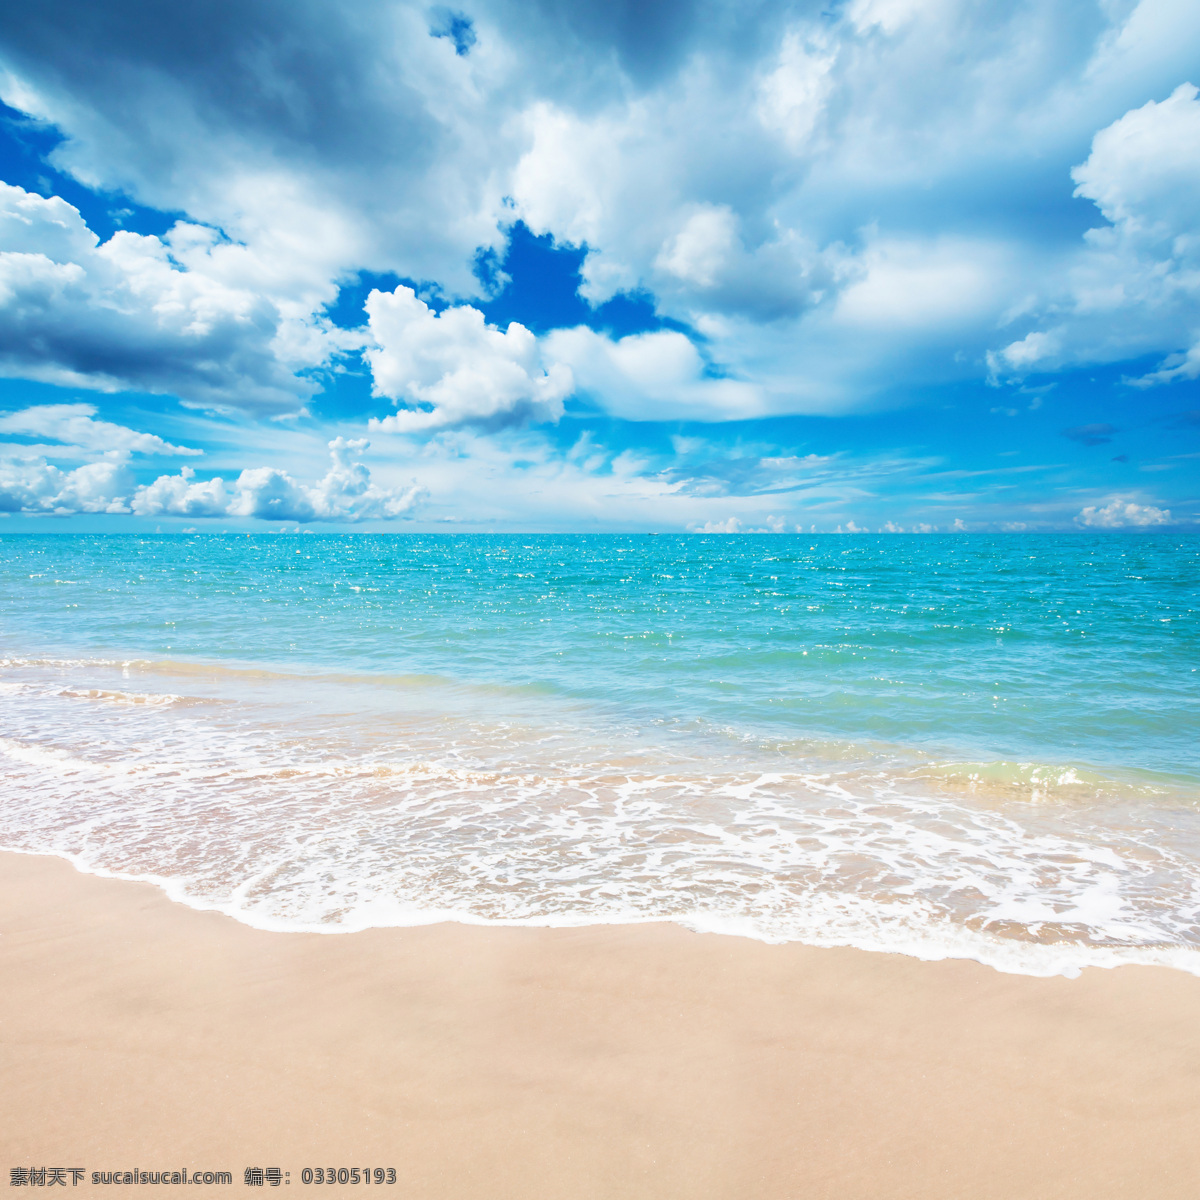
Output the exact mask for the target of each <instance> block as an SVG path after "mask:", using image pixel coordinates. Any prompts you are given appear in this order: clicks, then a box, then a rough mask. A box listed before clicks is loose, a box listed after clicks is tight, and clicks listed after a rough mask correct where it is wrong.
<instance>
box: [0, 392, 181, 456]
mask: <svg viewBox="0 0 1200 1200" xmlns="http://www.w3.org/2000/svg"><path fill="white" fill-rule="evenodd" d="M4 433H15V434H21V435H25V436H27V437H41V438H49V439H51V441H53V442H58V443H61V444H62V452H63V453H64V454H66V453H74V454H80V455H82V454H85V453H87V454H101V455H106V456H112V455H126V454H162V455H180V454H202V453H203V451H202V450H194V449H192V448H190V447H188V446H176V445H173V444H172V443H170V442H167V441H164V440H163V439H162V438H160V437H159V436H158V435H157V434H153V433H139V432H138V431H137V430H136V429H128V428H126V427H125V426H124V425H116V424H114V423H113V422H112V421H102V420H98V419H97V417H96V406H95V405H94V404H39V405H35V406H33V407H32V408H25V409H22V410H21V411H20V412H14V413H4V414H2V415H0V434H4ZM43 452H45V451H43Z"/></svg>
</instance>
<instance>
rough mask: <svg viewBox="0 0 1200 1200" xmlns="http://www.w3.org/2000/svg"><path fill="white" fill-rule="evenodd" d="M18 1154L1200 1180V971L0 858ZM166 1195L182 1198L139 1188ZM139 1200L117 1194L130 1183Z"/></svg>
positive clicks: (538, 1188) (801, 1189)
mask: <svg viewBox="0 0 1200 1200" xmlns="http://www.w3.org/2000/svg"><path fill="white" fill-rule="evenodd" d="M0 980H2V981H3V982H2V983H0V1030H2V1035H0V1036H2V1037H3V1042H4V1053H3V1072H2V1077H0V1094H2V1095H3V1097H4V1102H3V1103H4V1120H3V1126H2V1128H3V1133H2V1134H0V1137H2V1140H3V1148H4V1161H3V1166H4V1167H5V1169H6V1170H9V1169H11V1168H12V1167H14V1166H18V1165H30V1166H34V1167H40V1166H43V1165H45V1166H64V1167H83V1168H85V1169H86V1171H87V1176H86V1177H85V1178H84V1179H83V1180H82V1182H81V1183H80V1185H79V1186H83V1187H88V1188H90V1189H91V1190H92V1191H93V1192H95V1191H103V1190H104V1188H103V1187H102V1186H101V1187H97V1186H96V1185H93V1184H92V1183H91V1172H93V1171H104V1172H109V1171H124V1170H134V1169H140V1170H143V1171H144V1170H154V1171H157V1170H160V1169H172V1170H176V1169H180V1168H186V1169H188V1170H190V1171H204V1170H211V1171H217V1170H228V1171H230V1172H231V1173H232V1174H233V1178H234V1184H233V1186H232V1188H226V1187H220V1186H217V1187H215V1188H214V1190H215V1191H216V1192H217V1193H218V1194H229V1193H230V1192H231V1191H232V1192H236V1193H237V1194H246V1193H247V1192H249V1193H251V1194H254V1193H255V1192H256V1191H257V1189H252V1188H246V1187H244V1186H243V1179H244V1170H245V1168H246V1167H247V1166H261V1167H264V1168H268V1167H279V1168H280V1169H281V1170H282V1171H286V1172H289V1173H290V1175H289V1177H288V1182H287V1184H286V1186H288V1187H289V1188H290V1189H291V1190H290V1191H289V1192H288V1193H287V1194H288V1195H291V1196H298V1195H305V1194H309V1193H310V1192H311V1193H322V1192H323V1194H327V1195H334V1194H336V1195H344V1194H345V1193H346V1192H347V1191H351V1192H357V1191H358V1190H361V1188H353V1187H346V1186H340V1187H337V1188H336V1189H331V1188H328V1187H326V1188H324V1189H322V1188H319V1187H316V1186H315V1185H314V1186H310V1187H305V1186H304V1184H303V1183H302V1182H301V1172H302V1171H303V1169H304V1168H305V1167H310V1168H316V1167H324V1168H328V1167H330V1166H332V1167H334V1168H337V1167H343V1166H344V1167H356V1166H357V1167H364V1166H371V1167H375V1166H380V1167H384V1168H388V1167H394V1168H395V1169H396V1172H397V1182H396V1184H395V1185H392V1186H388V1185H386V1184H385V1185H384V1191H385V1193H387V1194H390V1195H395V1196H397V1197H399V1196H405V1197H419V1198H426V1197H428V1198H430V1200H433V1198H439V1200H441V1198H447V1200H448V1198H459V1197H461V1198H464V1200H465V1198H467V1197H484V1196H486V1197H498V1198H507V1197H513V1198H516V1197H556V1198H571V1200H574V1198H577V1197H578V1198H580V1200H582V1198H584V1197H587V1198H592V1197H595V1198H600V1197H604V1198H608V1197H639V1198H640V1197H683V1196H687V1197H762V1198H768V1197H771V1198H773V1197H779V1198H781V1200H782V1198H783V1197H789V1198H791V1197H838V1198H839V1200H843V1198H857V1197H863V1198H864V1200H865V1198H867V1197H871V1198H872V1200H879V1198H881V1197H889V1198H890V1197H914V1198H915V1197H922V1198H924V1200H937V1198H940V1197H945V1198H947V1200H949V1198H951V1197H955V1198H961V1197H968V1196H969V1197H973V1198H979V1200H982V1198H987V1197H996V1198H997V1200H1000V1198H1005V1200H1011V1198H1013V1197H1022V1198H1030V1200H1032V1198H1035V1197H1036V1198H1042V1197H1045V1198H1047V1200H1048V1198H1050V1197H1079V1198H1080V1200H1083V1198H1085V1197H1086V1198H1088V1200H1098V1198H1103V1197H1146V1196H1154V1197H1156V1198H1167V1197H1176V1196H1178V1197H1185V1196H1187V1197H1191V1196H1194V1195H1195V1189H1196V1180H1197V1178H1200V1142H1198V1140H1197V1138H1196V1136H1195V1134H1196V1129H1197V1128H1198V1127H1200V1126H1198V1122H1200V1020H1198V1019H1197V1018H1198V1017H1200V979H1197V978H1196V977H1194V976H1192V975H1189V974H1186V973H1184V972H1181V971H1173V970H1169V969H1165V968H1158V967H1145V966H1125V967H1121V968H1118V969H1115V970H1101V969H1094V968H1092V969H1087V970H1085V971H1084V972H1083V973H1082V975H1081V976H1080V977H1079V978H1077V979H1066V978H1061V977H1058V978H1047V979H1037V978H1030V977H1027V976H1019V975H1010V974H1004V973H1001V972H999V971H996V970H994V969H992V968H990V967H985V966H981V965H979V964H977V963H974V962H968V961H961V960H958V961H942V962H922V961H918V960H916V959H913V958H909V957H904V956H901V955H893V954H882V953H868V952H865V951H861V950H855V949H817V948H813V947H806V946H800V945H766V944H763V943H761V942H755V941H751V940H748V939H744V938H738V937H730V936H720V935H713V934H696V933H691V932H688V931H687V930H684V929H681V928H679V927H677V926H674V925H670V924H666V923H661V924H659V923H656V924H646V925H618V926H590V927H585V928H577V929H566V928H559V929H536V928H494V927H493V928H487V927H479V926H468V925H459V924H439V925H430V926H424V927H416V928H406V929H378V930H367V931H363V932H359V933H351V934H340V935H321V934H312V933H279V932H267V931H262V930H256V929H252V928H249V927H247V926H245V925H242V924H239V923H238V922H236V921H234V920H232V919H230V918H229V917H227V916H224V915H222V914H219V913H214V912H199V911H196V910H194V909H191V908H188V907H184V906H182V905H179V904H175V903H172V902H171V901H170V900H168V899H167V898H166V897H165V896H164V895H163V893H162V892H161V891H160V890H159V889H158V888H156V887H153V886H151V885H149V884H143V883H137V882H130V881H127V880H114V879H105V878H99V877H95V876H88V875H84V874H81V873H78V872H77V871H75V870H74V869H73V868H72V867H71V866H70V865H69V864H68V863H66V862H64V861H62V860H60V859H56V858H52V857H42V856H34V855H17V854H7V853H6V854H3V855H0ZM135 1190H136V1191H138V1192H139V1194H141V1193H145V1194H161V1193H162V1188H161V1187H157V1188H156V1187H153V1186H145V1187H139V1188H136V1189H135ZM121 1194H124V1193H121Z"/></svg>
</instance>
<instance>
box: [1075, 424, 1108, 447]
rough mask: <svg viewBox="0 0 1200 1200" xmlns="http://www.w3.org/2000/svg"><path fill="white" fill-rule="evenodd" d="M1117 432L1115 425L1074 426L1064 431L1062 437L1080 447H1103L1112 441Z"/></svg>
mask: <svg viewBox="0 0 1200 1200" xmlns="http://www.w3.org/2000/svg"><path fill="white" fill-rule="evenodd" d="M1116 432H1117V427H1116V426H1115V425H1104V424H1098V425H1075V426H1072V428H1070V429H1064V430H1063V431H1062V435H1063V437H1065V438H1070V440H1071V441H1073V442H1078V443H1079V444H1080V445H1081V446H1103V445H1104V444H1105V443H1107V442H1111V441H1112V435H1113V434H1114V433H1116Z"/></svg>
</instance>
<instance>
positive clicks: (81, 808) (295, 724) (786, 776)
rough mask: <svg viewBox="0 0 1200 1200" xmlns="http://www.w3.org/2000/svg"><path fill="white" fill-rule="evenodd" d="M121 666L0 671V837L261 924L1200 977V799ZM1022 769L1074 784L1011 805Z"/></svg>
mask: <svg viewBox="0 0 1200 1200" xmlns="http://www.w3.org/2000/svg"><path fill="white" fill-rule="evenodd" d="M11 669H13V670H16V668H11ZM120 670H121V668H120V667H119V666H118V665H115V664H114V665H113V666H109V667H104V666H102V665H97V664H90V665H89V666H88V668H87V670H86V671H81V669H80V668H79V667H78V665H77V664H63V663H57V664H52V665H49V666H48V665H46V664H45V663H42V664H35V663H30V662H28V661H26V662H25V663H24V664H22V665H21V667H20V669H19V671H18V675H19V677H18V678H7V679H6V680H5V681H4V682H5V685H6V686H4V687H2V688H0V719H2V725H3V728H4V729H5V731H6V736H5V737H4V738H0V760H2V761H3V767H4V778H5V798H6V804H5V806H4V808H3V810H0V844H3V845H5V846H7V847H10V848H13V849H19V850H24V851H28V852H33V853H53V854H58V855H61V856H62V857H65V858H67V859H69V860H70V861H72V862H73V863H75V865H76V866H77V867H79V868H80V869H82V870H88V871H93V872H96V873H101V874H107V875H113V876H119V877H124V878H136V879H144V880H149V881H152V882H154V883H156V884H158V885H159V886H161V887H162V888H163V889H164V890H165V891H166V892H167V894H168V895H170V896H171V897H172V898H173V899H175V900H178V901H180V902H182V903H186V904H189V905H192V906H193V907H197V908H204V909H214V910H217V911H221V912H224V913H227V914H228V915H230V916H232V917H235V918H237V919H238V920H240V921H243V922H245V923H247V924H250V925H254V926H257V927H260V928H266V929H279V930H307V931H319V932H323V933H334V932H351V931H354V930H359V929H364V928H368V927H376V926H389V925H415V924H426V923H430V922H436V921H444V920H455V921H462V922H469V923H475V924H502V925H512V924H518V925H519V924H524V925H583V924H599V923H630V922H645V921H662V920H669V921H675V922H678V923H680V924H682V925H685V926H687V927H689V928H693V929H698V930H704V931H710V932H720V933H727V934H736V935H739V936H747V937H754V938H758V939H761V940H764V941H772V942H783V941H801V942H806V943H809V944H813V945H824V946H858V947H861V948H865V949H871V950H882V951H891V952H897V953H904V954H911V955H914V956H916V957H920V958H927V959H937V958H946V957H965V958H973V959H977V960H978V961H981V962H986V963H989V964H990V965H992V966H994V967H996V968H998V969H1000V970H1006V971H1015V972H1019V973H1023V974H1033V975H1052V974H1067V975H1070V974H1076V973H1078V971H1079V970H1081V969H1082V968H1083V967H1084V966H1089V965H1093V966H1105V967H1111V966H1117V965H1120V964H1122V963H1126V962H1145V963H1156V964H1159V965H1166V966H1172V967H1176V968H1178V969H1182V970H1186V971H1191V972H1193V973H1197V974H1200V839H1198V836H1197V825H1196V819H1195V809H1194V808H1192V809H1181V807H1180V804H1179V798H1178V797H1177V796H1174V797H1170V803H1169V804H1158V802H1157V801H1156V800H1155V798H1154V797H1155V796H1156V795H1157V794H1158V791H1161V789H1157V790H1156V789H1153V788H1151V789H1148V790H1147V789H1143V792H1144V793H1145V794H1142V792H1139V793H1138V794H1137V796H1136V798H1135V799H1136V803H1135V802H1133V801H1129V800H1128V799H1120V803H1116V802H1113V801H1112V799H1111V796H1110V793H1112V791H1113V787H1114V786H1115V785H1112V784H1111V781H1107V782H1104V784H1103V786H1100V784H1093V783H1090V782H1089V778H1088V777H1087V775H1086V773H1081V772H1079V771H1077V770H1075V769H1074V768H1071V767H1055V768H1053V769H1051V768H1048V767H1039V766H1037V765H1036V764H1035V765H1032V766H1031V765H1030V764H1018V765H1017V766H1016V767H1015V768H1013V769H1009V767H1008V766H1007V765H1005V764H983V765H982V767H980V765H979V764H958V765H956V766H954V767H953V768H946V769H942V768H936V769H931V768H930V766H929V764H928V763H918V764H917V765H916V766H912V765H904V764H900V765H896V764H895V763H884V762H881V761H880V760H879V759H878V757H872V755H870V754H867V753H864V754H862V755H860V760H859V761H857V762H855V761H851V760H850V757H849V755H848V754H846V753H845V752H844V749H843V750H839V755H840V758H839V760H838V761H837V762H833V763H830V762H813V761H811V760H810V757H806V756H805V754H804V753H795V754H792V755H791V756H790V757H788V756H782V755H781V754H780V752H779V751H778V748H775V749H773V750H771V752H770V753H766V752H764V751H759V750H756V749H755V748H754V747H753V746H752V745H749V744H742V743H740V742H739V743H737V744H736V745H734V743H732V742H720V743H718V742H715V741H714V740H713V739H711V738H708V739H699V738H688V739H677V740H674V741H672V740H670V739H668V740H665V741H662V742H660V743H657V744H649V743H648V742H647V740H646V739H645V738H641V739H638V738H633V739H632V740H631V739H630V738H629V737H628V736H627V735H626V734H624V733H622V732H621V731H619V730H614V729H612V728H610V727H585V726H580V725H571V724H570V723H569V722H567V721H566V720H565V718H563V717H562V715H561V714H549V715H546V714H543V715H544V716H545V718H546V721H547V723H546V724H544V725H540V726H533V725H530V724H529V723H528V722H523V720H518V719H515V718H514V719H510V720H506V721H503V722H491V723H488V722H484V721H480V720H478V719H476V718H475V717H472V716H469V715H463V714H461V713H459V714H455V713H454V712H451V711H446V710H435V711H430V712H425V713H422V712H421V706H420V705H419V704H418V705H417V706H416V708H415V709H410V710H405V711H403V712H400V711H395V712H386V713H381V712H380V711H379V710H378V709H377V708H369V707H361V703H360V707H356V703H355V702H356V701H361V697H357V695H355V694H351V693H338V694H336V695H335V694H334V693H333V692H332V691H331V692H329V693H328V694H325V693H321V694H320V695H318V696H316V697H315V698H314V694H313V692H312V691H311V690H307V691H305V692H304V693H302V694H299V695H298V694H297V689H295V688H293V687H290V686H289V685H287V684H286V683H285V684H279V683H274V684H272V683H263V684H261V685H259V684H256V685H255V686H256V688H258V689H259V690H257V691H253V692H251V691H248V690H246V685H245V684H243V683H242V682H240V681H234V682H230V680H229V679H225V680H224V682H221V683H219V685H218V684H216V683H214V684H211V686H210V685H209V684H205V686H210V691H209V692H208V693H206V694H204V695H190V696H188V695H181V694H178V693H152V692H141V691H138V692H132V691H128V690H126V689H123V688H118V687H114V686H113V680H112V679H111V678H108V677H106V676H105V671H108V672H109V673H110V674H111V673H115V672H117V671H120ZM84 676H86V677H84ZM201 682H203V681H201ZM235 685H236V686H237V687H238V688H240V689H242V690H240V691H237V692H233V691H230V690H229V689H231V688H233V687H234V686H235ZM197 686H200V685H199V683H198V684H197ZM218 686H219V687H221V688H225V689H226V691H225V692H224V693H218V692H217V691H214V690H211V689H216V688H218ZM331 686H332V685H331ZM408 694H409V693H408V692H406V695H408ZM138 697H149V699H138ZM81 699H83V700H89V701H90V700H96V701H103V702H97V703H89V704H81V703H80V700H81ZM214 699H223V700H224V701H225V703H222V704H212V703H208V702H209V701H212V700H214ZM425 699H426V700H428V696H426V697H425ZM196 700H200V701H204V702H205V703H202V704H194V703H192V701H196ZM317 700H319V701H320V703H317V702H316V701H317ZM414 713H416V715H414ZM665 736H666V735H664V737H665ZM730 745H734V748H733V749H732V750H731V749H729V746H730ZM668 767H669V769H667V768H668ZM935 767H936V764H935ZM977 767H978V768H979V769H976V768H977ZM973 777H978V778H979V779H985V778H986V779H987V780H990V781H991V782H990V783H989V786H988V788H986V789H983V792H982V793H978V792H976V791H973V790H972V788H971V786H968V785H969V784H970V783H971V782H972V781H973ZM962 780H966V784H962V782H961V781H962ZM997 780H999V784H1000V786H999V790H997V787H994V786H992V785H993V784H995V783H996V781H997ZM1031 784H1032V785H1036V786H1037V787H1038V788H1050V789H1051V791H1050V793H1048V794H1049V795H1053V788H1055V787H1060V788H1063V789H1067V792H1066V793H1064V794H1067V795H1069V798H1070V803H1065V802H1064V803H1060V804H1057V805H1056V804H1054V803H1050V802H1039V803H1038V804H1037V805H1033V806H1031V805H1029V804H1028V803H1027V802H1026V800H1027V794H1026V792H1024V791H1022V789H1026V788H1027V787H1028V786H1029V785H1031ZM1013 788H1016V789H1017V791H1018V792H1021V796H1020V797H1018V798H1017V799H1016V800H1014V799H1012V798H1011V797H1008V793H1009V792H1010V791H1012V789H1013ZM1117 791H1118V792H1119V791H1120V789H1119V788H1118V789H1117ZM1135 791H1136V789H1135ZM1151 793H1153V795H1152V794H1151ZM981 794H982V796H983V798H982V799H981V798H980V795H981ZM1131 794H1132V793H1131ZM998 795H999V796H1000V797H1001V801H1002V802H997V801H996V796H998ZM1006 797H1008V798H1006ZM1131 805H1132V807H1131ZM1156 805H1157V806H1156Z"/></svg>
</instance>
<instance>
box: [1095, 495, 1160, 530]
mask: <svg viewBox="0 0 1200 1200" xmlns="http://www.w3.org/2000/svg"><path fill="white" fill-rule="evenodd" d="M1075 521H1076V523H1077V524H1079V525H1087V526H1090V527H1092V528H1094V529H1134V528H1140V527H1145V526H1149V525H1169V524H1170V523H1171V510H1170V509H1169V508H1155V507H1154V506H1153V505H1152V504H1135V503H1134V502H1133V501H1132V500H1122V499H1120V498H1118V499H1115V500H1110V501H1109V503H1108V504H1106V505H1105V506H1104V507H1103V508H1100V507H1098V506H1096V505H1089V506H1088V507H1087V508H1085V509H1084V510H1083V511H1082V512H1081V513H1080V514H1079V516H1077V517H1076V518H1075Z"/></svg>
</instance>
